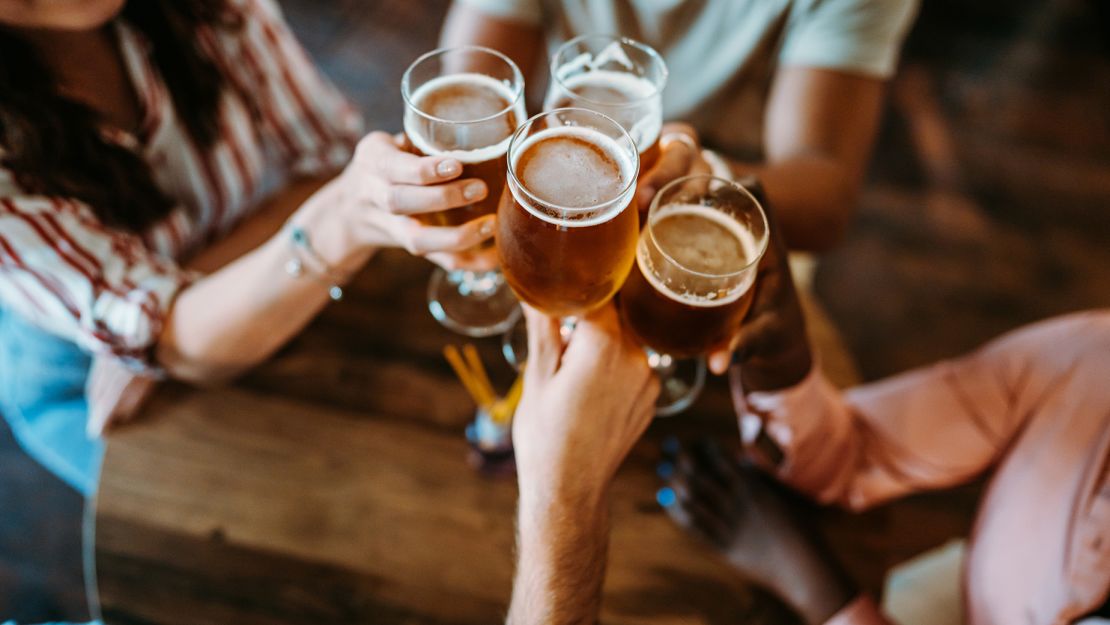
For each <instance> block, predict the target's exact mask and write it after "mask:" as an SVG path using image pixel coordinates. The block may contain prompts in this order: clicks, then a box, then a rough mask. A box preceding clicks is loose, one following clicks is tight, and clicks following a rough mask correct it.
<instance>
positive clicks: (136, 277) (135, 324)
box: [0, 0, 362, 366]
mask: <svg viewBox="0 0 1110 625" xmlns="http://www.w3.org/2000/svg"><path fill="white" fill-rule="evenodd" d="M232 4H233V5H234V6H235V8H237V9H238V11H239V12H240V13H241V14H242V16H243V23H242V28H241V29H239V30H237V31H235V32H221V31H217V30H209V29H205V30H202V31H201V32H199V33H198V38H199V41H200V44H201V45H202V46H203V48H204V49H205V51H206V52H207V53H208V54H209V55H210V57H211V58H212V59H213V60H214V62H215V63H216V64H217V66H218V67H219V68H220V69H221V71H222V72H223V73H224V75H225V76H226V77H227V79H228V80H229V81H230V82H231V84H232V85H233V86H234V87H235V88H234V89H227V90H226V91H225V94H224V96H223V102H222V103H221V112H220V116H219V124H220V129H221V131H220V137H219V139H218V140H217V141H216V142H215V143H214V145H213V146H212V147H211V148H210V149H207V150H205V151H201V150H199V149H198V148H197V147H196V145H195V144H194V142H193V141H192V140H191V139H190V137H189V135H188V133H187V131H186V129H185V126H184V125H183V123H182V122H181V120H180V119H179V118H178V117H177V115H176V113H175V111H174V107H173V101H172V99H171V97H170V94H169V93H168V92H167V87H166V85H165V83H164V82H163V81H162V79H161V77H160V76H159V75H158V72H157V68H156V67H155V66H153V65H152V64H151V63H150V61H149V58H150V55H149V51H148V44H147V42H146V41H145V40H144V39H143V38H142V37H141V35H140V34H139V33H138V32H136V31H134V30H133V29H131V28H129V27H128V26H127V24H126V23H124V22H122V20H118V23H117V25H116V32H117V35H118V41H119V45H120V48H121V50H122V55H123V58H124V62H125V64H126V68H127V71H128V73H129V77H130V79H131V80H132V82H133V84H134V86H135V91H136V93H137V94H138V97H139V103H140V106H141V109H142V112H143V120H142V125H141V128H140V129H139V131H138V132H137V133H136V134H135V135H132V134H126V133H119V132H116V133H112V134H111V136H110V139H111V140H113V141H116V142H118V143H120V144H122V145H124V146H126V147H128V148H129V149H133V150H135V151H137V152H138V153H139V154H141V156H142V157H143V159H144V160H145V161H146V162H147V163H149V165H150V167H151V170H152V171H153V173H154V179H155V181H156V183H157V184H158V185H159V186H160V187H161V188H162V190H163V191H164V192H166V193H167V195H168V196H169V197H172V198H174V199H176V200H177V202H178V203H179V205H178V207H177V208H176V209H175V210H174V211H173V212H171V214H170V215H169V216H168V217H167V218H166V219H165V220H163V221H162V222H160V223H158V224H156V225H155V226H154V227H152V228H150V229H149V230H148V231H147V232H145V233H143V234H142V235H137V234H133V233H129V232H125V231H119V230H114V229H110V228H107V227H105V226H104V225H103V224H101V223H100V222H99V221H98V220H97V218H96V216H95V214H94V213H93V211H92V210H90V208H89V207H88V206H86V205H84V204H82V203H81V202H80V201H77V200H74V199H73V198H67V197H49V196H43V195H33V194H29V193H27V192H25V191H24V190H22V189H21V188H20V187H19V185H18V184H17V183H16V181H15V179H14V177H13V176H12V174H11V172H9V171H7V170H5V169H3V168H2V167H0V306H3V307H4V308H7V309H8V310H11V311H14V312H16V313H17V314H20V315H22V316H23V317H24V318H25V319H27V320H29V321H32V322H33V323H35V324H36V325H38V326H40V327H42V328H43V329H45V330H47V331H49V332H51V333H53V334H56V335H59V336H61V337H63V338H65V339H67V340H71V341H73V342H74V343H76V344H77V345H78V346H80V347H81V348H82V349H83V350H85V351H88V352H91V353H98V354H104V353H107V354H114V355H116V356H117V357H119V358H121V359H123V360H125V361H128V362H129V363H132V364H134V365H135V366H142V365H143V364H144V363H145V361H146V359H147V357H148V356H149V354H150V352H151V349H150V348H151V347H152V346H153V345H154V344H155V343H156V342H157V340H158V337H159V335H160V333H161V329H162V324H163V321H164V319H165V316H166V314H167V312H168V310H169V307H170V306H171V304H172V302H173V299H174V297H175V296H176V294H177V293H178V292H179V291H180V290H181V289H182V288H183V287H185V286H186V285H187V284H189V283H190V282H191V281H192V280H194V279H196V277H197V276H196V275H195V274H193V273H191V272H189V271H186V270H184V269H183V268H182V267H180V266H179V265H178V263H177V261H178V260H180V259H183V258H186V257H187V256H188V255H190V254H191V253H193V252H196V251H197V250H198V249H200V248H202V247H203V246H204V245H206V244H207V243H210V242H211V241H213V240H215V239H218V238H219V237H221V236H222V235H224V234H226V233H227V232H228V231H229V230H230V229H231V228H232V227H233V226H235V225H236V224H237V223H238V222H239V221H240V220H242V219H243V218H244V217H247V216H248V215H250V214H251V212H252V211H253V210H255V209H256V208H257V207H258V206H259V205H260V204H261V202H262V200H264V199H265V198H266V197H267V196H268V195H270V194H272V193H274V192H275V191H277V190H278V189H280V188H281V187H282V186H283V185H284V183H285V182H287V181H288V180H289V179H290V178H291V177H294V176H298V175H316V174H325V173H328V172H331V171H334V170H336V169H337V168H339V167H342V166H343V165H344V164H346V162H347V160H348V159H349V157H350V154H351V151H352V148H353V146H354V144H355V142H356V141H357V140H358V138H359V136H360V134H361V131H362V121H361V118H360V117H359V115H358V113H357V112H356V111H355V109H354V108H353V107H352V106H351V105H350V103H349V102H348V101H347V100H346V99H345V98H344V97H343V96H342V94H341V93H340V92H339V91H338V90H337V89H336V88H335V87H334V86H333V85H332V84H331V83H330V82H328V80H327V79H326V78H324V77H323V76H322V75H321V74H320V73H319V71H318V70H317V68H316V67H315V66H314V65H313V63H312V61H311V60H310V59H309V58H308V56H307V54H306V53H305V51H304V50H303V49H302V47H301V46H300V44H299V43H298V42H297V40H296V38H295V37H294V36H293V34H292V32H291V31H290V30H289V27H288V26H287V25H286V23H285V22H284V20H283V18H282V15H281V12H280V9H279V8H278V7H277V5H276V4H275V3H274V0H237V1H236V2H233V3H232ZM244 94H246V95H244Z"/></svg>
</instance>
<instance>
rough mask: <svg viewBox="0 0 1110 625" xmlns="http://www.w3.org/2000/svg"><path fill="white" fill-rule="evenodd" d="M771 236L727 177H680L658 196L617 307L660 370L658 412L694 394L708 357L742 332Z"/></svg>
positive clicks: (679, 406) (682, 405)
mask: <svg viewBox="0 0 1110 625" xmlns="http://www.w3.org/2000/svg"><path fill="white" fill-rule="evenodd" d="M768 241H769V237H768V228H767V216H766V215H765V214H764V212H763V207H762V206H760V205H759V202H758V201H757V200H756V199H755V197H754V196H752V194H751V193H749V192H748V190H747V189H745V188H744V187H742V186H740V185H738V184H736V183H735V182H732V181H730V180H725V179H723V178H716V177H714V176H708V175H696V176H687V177H684V178H679V179H677V180H674V181H673V182H671V183H670V184H668V185H666V186H664V187H663V188H662V189H660V190H659V193H658V194H656V196H655V198H654V199H653V200H652V203H651V208H650V209H649V210H648V215H647V223H646V224H645V226H644V229H643V231H642V232H641V234H640V239H639V242H638V244H637V246H636V267H637V268H636V269H634V270H633V271H632V274H631V275H630V276H629V278H628V281H627V282H625V284H624V288H623V289H621V292H620V311H621V319H622V321H623V323H624V325H625V327H626V328H628V329H629V330H630V331H631V332H632V333H633V334H634V335H635V336H636V338H637V339H639V341H640V342H641V343H642V344H643V345H644V346H645V348H646V350H647V352H648V362H649V363H650V364H651V365H652V368H654V369H655V370H656V372H657V373H658V374H659V375H660V377H661V382H662V385H661V387H662V391H661V393H660V396H659V402H658V404H657V406H656V414H658V415H660V416H669V415H672V414H676V413H678V412H681V411H682V410H685V409H686V408H687V407H688V406H689V405H690V404H691V403H692V402H693V401H694V400H695V399H696V398H697V395H698V393H699V392H700V390H701V386H702V385H703V384H704V382H705V362H704V358H703V356H704V355H705V354H706V353H708V352H709V351H711V350H713V349H714V348H717V347H722V346H725V345H727V344H728V342H729V340H731V338H732V337H733V336H734V335H735V334H736V332H737V331H738V330H739V329H740V324H741V322H742V321H743V319H744V315H746V314H747V312H748V308H749V307H750V306H751V303H752V296H753V288H752V286H753V284H754V283H755V278H756V268H757V266H758V265H759V260H760V259H761V258H762V257H763V253H764V251H765V250H766V249H767V244H768Z"/></svg>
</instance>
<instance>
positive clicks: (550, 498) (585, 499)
mask: <svg viewBox="0 0 1110 625" xmlns="http://www.w3.org/2000/svg"><path fill="white" fill-rule="evenodd" d="M608 500H609V492H608V488H606V487H604V486H599V485H595V484H592V483H590V482H584V481H582V480H578V479H575V480H568V479H559V480H546V481H536V480H529V479H524V477H523V476H521V478H520V504H519V505H520V521H521V524H522V526H523V525H524V524H525V523H527V524H528V525H530V526H537V525H541V526H542V525H543V524H545V523H548V522H552V521H554V522H558V520H559V519H562V518H565V517H566V516H568V515H569V516H573V517H574V518H576V519H581V520H588V519H597V518H602V517H604V516H605V514H606V513H607V511H608Z"/></svg>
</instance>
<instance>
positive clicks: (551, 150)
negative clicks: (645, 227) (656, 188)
mask: <svg viewBox="0 0 1110 625" xmlns="http://www.w3.org/2000/svg"><path fill="white" fill-rule="evenodd" d="M628 152H629V151H628V150H627V149H622V148H621V146H620V144H619V143H618V141H617V140H614V139H613V138H611V137H609V136H608V135H606V134H605V133H603V132H600V131H598V130H595V129H592V128H587V127H579V126H572V125H567V126H554V127H550V128H546V129H544V130H540V131H539V132H537V133H536V134H534V135H532V136H531V137H528V139H527V140H526V141H525V142H524V143H523V145H522V146H521V147H520V149H519V150H517V151H516V154H515V155H514V158H513V162H512V163H511V164H510V166H511V167H512V171H513V174H514V175H515V177H516V180H517V182H518V184H519V185H520V186H521V187H523V189H524V190H525V191H526V193H527V195H528V196H529V197H527V198H518V201H519V202H520V203H521V204H522V205H523V206H524V207H525V208H526V209H528V210H529V211H530V212H533V213H535V214H536V216H537V217H540V218H541V219H544V220H547V221H550V220H551V219H552V218H556V219H565V220H569V221H572V222H580V223H579V224H578V225H588V223H594V222H596V221H597V220H601V221H604V220H605V219H607V218H608V216H609V215H611V214H612V213H613V212H619V211H620V210H621V209H623V208H624V207H625V206H627V204H628V203H629V201H631V198H632V195H631V190H632V182H633V180H634V179H635V177H636V163H635V162H634V161H633V159H632V158H630V157H629V153H628ZM625 196H627V197H625ZM530 200H538V202H535V201H530ZM594 208H598V209H599V210H597V211H591V210H590V209H594ZM560 209H571V210H569V211H568V210H560ZM579 211H580V212H579ZM568 225H569V224H568Z"/></svg>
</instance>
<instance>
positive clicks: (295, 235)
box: [285, 226, 349, 302]
mask: <svg viewBox="0 0 1110 625" xmlns="http://www.w3.org/2000/svg"><path fill="white" fill-rule="evenodd" d="M289 243H290V247H291V248H292V251H293V258H290V259H289V261H288V262H287V263H285V271H286V273H288V274H289V275H291V276H293V277H294V278H300V277H303V276H306V275H308V276H309V277H311V278H312V279H314V280H316V281H317V282H319V283H320V284H323V285H324V286H326V287H328V297H330V298H331V299H332V301H335V302H338V301H339V300H341V299H343V287H341V286H340V284H343V283H345V282H346V281H347V279H348V278H349V276H347V275H344V274H343V273H342V272H340V271H337V270H336V269H335V268H334V267H332V266H331V265H329V264H328V262H327V261H326V260H324V258H323V257H322V256H320V254H319V252H317V251H316V249H315V248H314V247H312V242H311V241H310V240H309V238H308V231H307V230H305V229H304V228H302V227H300V226H289Z"/></svg>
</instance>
